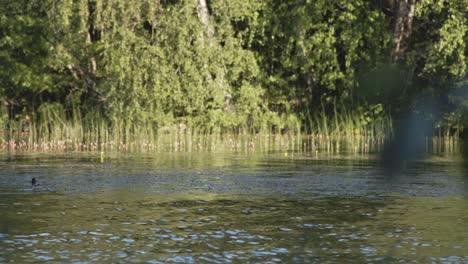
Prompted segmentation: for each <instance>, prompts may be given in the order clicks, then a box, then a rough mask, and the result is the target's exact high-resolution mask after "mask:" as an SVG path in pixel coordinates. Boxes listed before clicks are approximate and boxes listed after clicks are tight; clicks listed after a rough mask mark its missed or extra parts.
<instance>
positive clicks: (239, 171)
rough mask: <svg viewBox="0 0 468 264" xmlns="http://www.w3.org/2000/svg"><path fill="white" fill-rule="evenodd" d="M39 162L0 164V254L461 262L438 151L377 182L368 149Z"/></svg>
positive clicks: (451, 198) (464, 225) (456, 193)
mask: <svg viewBox="0 0 468 264" xmlns="http://www.w3.org/2000/svg"><path fill="white" fill-rule="evenodd" d="M49 158H50V160H48V159H45V160H42V158H39V159H38V160H36V161H34V162H33V161H31V159H28V158H25V159H23V160H21V159H18V160H15V162H14V163H12V162H11V161H10V162H4V163H2V164H1V166H2V170H1V172H0V188H1V189H0V190H1V191H0V197H1V199H0V212H2V217H1V219H0V228H1V229H0V262H18V263H23V262H67V263H68V262H70V263H73V262H100V263H102V262H146V263H212V262H214V263H232V262H235V263H237V262H251V263H304V262H323V261H328V262H349V261H354V262H409V261H412V260H416V261H419V262H429V261H434V262H447V261H448V262H449V261H454V262H467V261H468V254H467V249H468V243H467V242H466V239H465V233H466V232H465V230H467V229H468V216H467V215H466V211H467V209H468V206H467V203H466V202H467V200H466V199H467V198H466V197H465V196H464V195H463V191H462V189H463V188H461V190H460V188H459V187H460V185H457V184H459V183H460V182H462V169H461V167H460V168H459V169H458V170H456V169H454V167H453V166H448V165H447V166H441V164H446V163H447V161H446V160H444V161H443V162H439V161H437V160H436V161H432V162H429V163H421V164H416V165H415V166H414V167H413V168H410V169H409V173H410V174H411V175H410V177H406V178H402V179H401V180H400V181H398V183H395V186H393V187H392V188H388V187H384V185H383V184H382V183H383V182H385V177H384V176H383V175H379V171H380V170H379V168H378V167H377V162H375V161H374V160H373V159H367V158H366V159H359V160H353V159H347V158H338V159H335V161H331V160H330V159H323V160H320V159H318V160H312V159H310V158H309V157H306V156H304V157H296V158H294V159H285V158H279V157H277V156H274V155H272V156H268V157H265V156H252V157H248V158H242V157H239V156H235V155H229V156H222V155H218V156H209V155H208V156H204V157H200V156H198V157H191V158H188V157H187V156H185V157H184V156H178V155H174V156H172V157H166V158H165V159H167V160H164V159H163V158H161V159H150V158H148V157H146V158H141V157H129V158H128V159H127V158H120V159H119V158H115V159H113V160H111V161H110V163H108V164H100V163H98V162H93V161H94V157H89V158H83V160H79V159H76V158H74V157H68V156H67V157H55V158H53V157H49ZM58 160H59V161H60V162H59V163H58V162H57V161H58ZM188 164H190V165H188ZM449 164H450V163H449ZM451 165H453V164H451ZM31 177H36V178H37V179H38V181H40V183H41V186H42V187H43V189H42V190H36V191H32V190H31V188H30V184H31V182H30V180H31Z"/></svg>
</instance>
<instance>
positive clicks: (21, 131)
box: [0, 109, 460, 154]
mask: <svg viewBox="0 0 468 264" xmlns="http://www.w3.org/2000/svg"><path fill="white" fill-rule="evenodd" d="M363 117H365V118H363ZM309 122H310V128H309V129H308V130H309V131H307V132H301V131H300V130H299V129H296V130H283V131H278V130H273V129H272V130H270V131H254V130H249V129H237V130H235V131H233V130H226V129H224V130H223V129H221V128H218V129H212V130H207V129H197V128H193V127H189V126H188V125H186V124H183V123H180V124H175V125H172V126H165V127H161V128H155V127H153V126H151V125H140V126H129V125H125V124H123V123H118V124H116V125H114V126H109V124H108V123H106V122H104V121H102V119H100V118H99V117H98V118H96V119H94V120H91V121H89V120H87V121H83V120H80V119H79V118H75V119H73V120H70V121H66V119H65V118H63V117H60V116H58V115H55V116H51V117H49V119H48V120H47V122H42V123H35V122H32V121H30V120H22V121H9V122H8V124H7V125H6V126H4V127H3V128H0V151H3V152H77V151H78V152H88V151H89V152H92V151H100V152H197V151H210V152H242V153H246V152H260V153H267V152H275V151H281V152H308V153H319V152H327V153H340V152H346V153H364V154H365V153H377V152H381V151H382V149H383V147H384V144H385V141H386V140H387V139H389V138H390V137H391V136H392V133H393V125H392V119H391V117H390V115H386V114H380V115H379V117H378V118H375V117H373V118H372V119H371V120H369V118H368V117H367V118H366V113H364V112H346V111H341V112H340V113H338V112H337V111H336V109H334V110H333V112H332V113H331V114H330V113H328V114H327V113H325V111H322V112H319V113H316V114H315V115H314V116H311V117H310V118H309ZM459 145H460V142H459V140H458V137H453V136H452V137H450V136H437V137H434V138H427V139H426V151H427V152H435V153H441V152H447V153H453V152H457V151H458V146H459Z"/></svg>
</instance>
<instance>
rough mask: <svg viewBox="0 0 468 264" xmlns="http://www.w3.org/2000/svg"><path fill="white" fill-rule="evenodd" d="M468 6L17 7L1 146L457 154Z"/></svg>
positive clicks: (4, 50) (1, 106)
mask: <svg viewBox="0 0 468 264" xmlns="http://www.w3.org/2000/svg"><path fill="white" fill-rule="evenodd" d="M466 1H467V0H450V1H449V0H420V1H414V0H383V1H367V0H355V1H344V0H317V1H275V0H210V1H207V0H161V1H159V0H157V1H149V0H88V1H56V0H17V1H4V2H5V3H2V5H0V148H1V150H2V151H18V150H19V151H101V150H104V151H108V150H112V151H163V150H167V149H169V150H173V151H182V150H183V151H193V150H217V149H222V148H224V149H226V150H231V149H234V150H236V149H257V148H258V149H260V150H262V151H266V149H270V148H273V149H281V150H284V149H299V150H302V149H304V150H308V151H315V150H319V151H328V152H337V151H344V150H346V151H352V152H356V153H357V152H374V151H375V152H378V151H381V149H382V147H383V145H384V142H385V140H387V139H390V138H392V137H394V136H395V134H396V133H395V131H397V132H398V128H399V127H400V125H399V124H405V122H406V121H407V122H406V123H410V124H411V125H412V126H411V125H408V127H412V129H413V130H422V131H421V132H420V133H419V132H418V133H413V134H414V135H415V136H414V138H424V137H426V138H427V140H426V146H429V145H430V146H431V147H430V148H429V147H426V149H437V150H441V149H443V150H444V151H445V150H447V151H448V150H450V151H452V150H455V149H456V148H457V145H459V143H458V142H459V141H461V140H462V139H463V140H465V141H468V138H467V137H468V132H467V131H466V129H465V127H466V126H467V125H468V75H467V73H468V59H467V58H468V44H467V43H468V17H467V16H466V5H467V2H466ZM405 118H409V119H405ZM411 118H413V119H411ZM405 120H406V121H405ZM413 121H414V122H413ZM429 126H431V128H430V129H428V127H429ZM422 127H424V129H422ZM429 130H432V131H429ZM398 135H400V136H401V135H404V133H400V134H398ZM433 135H435V137H434V138H432V137H433ZM402 138H404V137H403V136H402ZM411 140H412V139H410V141H411ZM401 144H406V143H401ZM467 151H468V150H467Z"/></svg>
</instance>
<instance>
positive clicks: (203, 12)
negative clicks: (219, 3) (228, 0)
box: [197, 0, 214, 47]
mask: <svg viewBox="0 0 468 264" xmlns="http://www.w3.org/2000/svg"><path fill="white" fill-rule="evenodd" d="M197 3H198V5H197V9H198V10H197V11H198V18H199V19H200V22H201V24H202V27H203V32H202V36H201V37H202V41H203V42H204V40H205V38H204V36H206V38H207V40H208V45H209V46H210V47H211V46H213V36H214V29H213V27H211V25H210V19H209V17H210V14H209V12H208V5H207V4H206V0H197Z"/></svg>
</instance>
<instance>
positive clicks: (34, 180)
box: [31, 178, 36, 188]
mask: <svg viewBox="0 0 468 264" xmlns="http://www.w3.org/2000/svg"><path fill="white" fill-rule="evenodd" d="M31 186H32V187H33V188H34V187H35V186H36V178H32V180H31Z"/></svg>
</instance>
